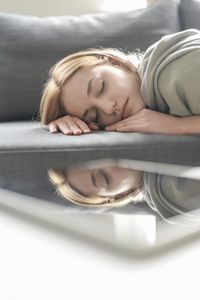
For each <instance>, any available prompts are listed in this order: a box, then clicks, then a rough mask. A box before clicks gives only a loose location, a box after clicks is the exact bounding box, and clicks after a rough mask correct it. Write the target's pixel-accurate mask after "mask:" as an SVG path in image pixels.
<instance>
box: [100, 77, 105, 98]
mask: <svg viewBox="0 0 200 300" xmlns="http://www.w3.org/2000/svg"><path fill="white" fill-rule="evenodd" d="M104 88H105V82H104V80H103V82H102V85H101V89H100V91H99V95H101V94H102V93H103V91H104Z"/></svg>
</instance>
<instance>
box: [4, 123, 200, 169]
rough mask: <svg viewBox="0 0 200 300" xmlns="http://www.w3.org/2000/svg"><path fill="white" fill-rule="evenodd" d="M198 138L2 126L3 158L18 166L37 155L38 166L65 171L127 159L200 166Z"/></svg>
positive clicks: (26, 125) (34, 124) (36, 124)
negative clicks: (75, 133) (66, 166)
mask: <svg viewBox="0 0 200 300" xmlns="http://www.w3.org/2000/svg"><path fill="white" fill-rule="evenodd" d="M199 146H200V139H199V135H182V136H181V135H178V136H176V135H162V134H148V133H132V132H130V133H125V132H106V131H99V132H95V131H94V132H92V133H90V134H84V135H80V136H73V135H72V136H66V135H64V134H62V133H57V134H54V135H52V134H51V133H49V131H48V130H47V128H42V127H41V125H40V123H39V122H36V121H34V122H33V121H21V122H19V121H18V122H3V123H1V124H0V155H3V154H5V153H7V154H8V155H11V154H13V155H15V156H16V161H18V163H19V164H21V163H24V164H25V161H24V160H23V159H25V155H26V153H28V154H29V153H30V152H31V153H33V154H34V153H35V154H34V155H35V161H37V162H38V165H45V166H51V167H58V168H59V167H62V166H63V163H64V162H65V161H66V160H67V161H69V162H70V160H71V158H72V165H73V166H74V165H75V164H76V160H77V164H79V160H80V157H81V159H82V161H85V160H86V161H87V160H88V159H101V158H108V157H113V158H117V159H118V158H124V159H129V158H130V159H135V160H144V161H153V162H164V163H172V164H182V165H193V166H195V165H200V157H199V152H198V151H197V150H196V149H198V148H199Z"/></svg>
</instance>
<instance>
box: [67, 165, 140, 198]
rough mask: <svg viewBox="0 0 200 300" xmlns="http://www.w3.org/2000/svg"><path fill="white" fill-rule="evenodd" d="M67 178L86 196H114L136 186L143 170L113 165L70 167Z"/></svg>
mask: <svg viewBox="0 0 200 300" xmlns="http://www.w3.org/2000/svg"><path fill="white" fill-rule="evenodd" d="M66 175H67V180H68V182H69V184H70V185H72V186H73V187H74V188H75V189H76V190H77V191H79V192H81V193H83V194H84V195H86V196H116V195H119V194H121V193H126V192H127V193H128V192H129V191H130V190H131V189H133V188H136V187H137V185H138V183H139V182H140V181H141V180H142V178H143V172H141V171H137V170H131V169H127V168H121V167H118V166H115V165H110V166H109V165H108V166H103V167H99V168H95V169H80V168H77V169H72V170H69V171H67V174H66Z"/></svg>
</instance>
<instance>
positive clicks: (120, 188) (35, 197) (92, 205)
mask: <svg viewBox="0 0 200 300" xmlns="http://www.w3.org/2000/svg"><path fill="white" fill-rule="evenodd" d="M0 165H1V170H0V206H1V208H7V209H10V210H15V211H18V212H20V213H23V214H26V215H27V216H31V217H35V218H37V219H40V220H43V221H45V222H48V223H52V224H56V225H58V226H60V227H62V228H65V229H66V234H67V230H70V231H72V232H74V233H79V234H81V236H82V237H86V238H90V239H92V240H96V241H100V242H103V243H106V244H108V245H112V246H114V247H117V248H119V249H123V250H126V251H131V252H132V253H140V254H148V255H149V254H150V253H153V252H155V251H157V250H159V249H163V248H165V247H166V246H169V245H171V244H173V243H176V242H177V241H181V240H183V239H187V237H190V236H191V235H198V234H199V229H200V190H199V186H200V182H199V179H200V167H194V166H193V167H191V166H186V165H185V166H184V165H182V166H181V165H176V164H163V163H155V162H150V161H139V160H134V159H130V157H129V158H128V159H124V158H120V157H118V158H114V157H113V155H112V153H110V152H108V154H107V156H105V153H104V157H103V158H99V157H97V158H95V155H93V157H92V159H88V157H87V158H85V156H84V153H82V155H81V153H78V154H77V153H76V152H73V151H72V152H71V153H65V152H62V153H61V152H52V153H51V155H50V156H48V157H47V156H46V154H45V153H41V152H40V153H38V152H37V151H35V152H34V151H30V152H25V153H22V152H19V153H16V152H15V153H6V152H4V153H1V154H0Z"/></svg>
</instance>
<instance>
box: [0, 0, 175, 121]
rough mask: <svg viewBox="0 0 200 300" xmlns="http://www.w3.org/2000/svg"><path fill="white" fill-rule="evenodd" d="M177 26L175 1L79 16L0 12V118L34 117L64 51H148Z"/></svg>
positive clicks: (63, 55) (162, 0)
mask: <svg viewBox="0 0 200 300" xmlns="http://www.w3.org/2000/svg"><path fill="white" fill-rule="evenodd" d="M169 16H170V18H169ZM179 30H180V25H179V18H178V4H177V3H176V0H161V1H160V2H158V3H155V4H154V5H152V6H150V7H148V8H147V9H140V10H135V11H129V12H122V13H112V14H109V13H99V14H91V15H82V16H79V17H75V16H57V17H45V18H39V17H34V16H26V15H15V14H7V13H0V65H1V68H0V121H11V120H12V121H15V120H31V119H35V118H36V116H37V113H38V108H39V103H40V98H41V90H42V86H43V84H44V83H45V81H46V77H47V74H48V71H49V68H50V67H51V66H52V65H54V64H55V62H56V61H57V60H60V59H61V58H63V57H65V56H66V55H68V54H70V53H72V52H75V51H78V50H83V49H85V48H89V47H98V46H103V47H120V48H122V49H123V50H125V51H128V50H129V51H131V50H135V49H136V48H140V49H141V50H145V49H146V48H147V47H148V46H149V45H150V44H152V43H154V42H155V41H157V40H159V39H160V38H161V37H162V36H163V35H165V34H170V33H173V32H177V31H179Z"/></svg>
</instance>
